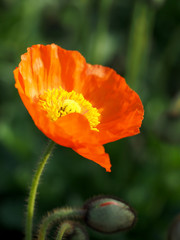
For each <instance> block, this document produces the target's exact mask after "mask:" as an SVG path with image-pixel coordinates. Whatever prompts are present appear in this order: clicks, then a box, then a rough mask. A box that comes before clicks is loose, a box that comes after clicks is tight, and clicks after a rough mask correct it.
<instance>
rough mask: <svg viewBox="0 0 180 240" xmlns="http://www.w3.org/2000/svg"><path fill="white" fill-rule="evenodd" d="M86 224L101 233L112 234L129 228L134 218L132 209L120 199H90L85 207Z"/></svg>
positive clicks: (102, 197)
mask: <svg viewBox="0 0 180 240" xmlns="http://www.w3.org/2000/svg"><path fill="white" fill-rule="evenodd" d="M84 209H86V215H85V222H86V224H87V225H88V226H89V227H91V228H93V229H95V230H97V231H99V232H103V233H114V232H118V231H123V230H126V229H129V228H131V227H132V226H133V225H134V222H135V219H136V216H135V213H134V211H133V210H132V208H130V207H129V206H128V205H127V204H126V203H124V202H122V201H121V200H120V199H117V198H112V197H108V196H99V197H96V198H92V199H90V200H89V201H88V202H87V203H86V204H85V205H84Z"/></svg>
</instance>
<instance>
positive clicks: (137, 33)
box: [0, 0, 180, 240]
mask: <svg viewBox="0 0 180 240" xmlns="http://www.w3.org/2000/svg"><path fill="white" fill-rule="evenodd" d="M52 42H54V43H56V44H58V45H60V46H62V47H63V48H66V49H71V50H78V51H80V52H81V53H82V54H83V55H84V56H85V58H86V59H87V62H89V63H92V64H95V63H96V64H102V65H106V66H110V67H112V68H114V69H115V70H116V71H117V72H118V73H120V74H121V75H122V76H124V77H126V80H127V82H128V84H129V85H130V87H131V88H133V89H134V90H136V91H137V92H138V94H139V95H140V97H141V99H142V102H143V104H144V108H145V118H144V121H143V125H142V128H141V134H139V135H137V136H133V137H130V138H126V139H122V140H119V141H117V142H114V143H109V144H107V145H106V146H105V148H106V151H107V152H108V153H109V154H110V158H111V162H112V172H111V173H106V172H105V170H104V169H103V168H101V167H100V166H99V165H97V164H95V163H93V162H91V161H89V160H86V159H84V158H82V157H81V156H79V155H77V154H76V153H75V152H73V151H72V150H71V149H68V148H64V147H61V146H57V147H56V149H55V151H54V154H53V157H52V158H51V159H50V161H49V163H48V165H47V167H46V169H45V172H44V175H43V177H42V180H41V185H40V188H39V191H38V192H39V194H38V199H37V204H36V216H35V223H36V224H38V223H39V221H40V219H41V217H42V216H44V215H45V214H46V213H47V211H50V210H52V209H53V208H56V207H61V206H74V207H75V206H78V207H79V206H81V205H82V204H83V202H84V201H85V200H86V199H88V198H89V197H92V196H94V195H98V194H109V195H115V196H118V197H120V198H121V199H123V200H125V201H127V202H128V203H129V204H130V205H131V206H132V207H133V208H134V209H135V210H136V212H137V215H138V220H137V224H136V226H135V227H134V228H133V229H132V230H131V231H129V232H123V233H118V234H113V235H108V236H105V235H103V234H100V233H96V232H93V231H90V230H88V231H89V233H90V238H91V239H95V240H98V239H112V240H119V239H122V240H141V239H146V240H152V239H157V240H162V239H167V233H168V228H169V226H170V224H171V222H172V220H173V218H174V217H175V216H176V215H177V214H178V213H180V1H178V0H151V1H150V0H149V1H140V0H136V1H130V0H126V1H121V0H112V1H110V0H99V1H97V0H77V1H73V0H68V1H67V0H1V1H0V90H1V94H0V153H1V155H0V156H1V158H0V232H1V236H2V235H3V234H5V236H6V239H12V238H13V239H23V237H24V235H23V232H24V215H25V207H26V199H27V196H28V190H29V186H30V183H31V179H32V173H33V172H34V169H35V167H36V164H37V160H38V158H39V157H40V156H41V154H42V152H43V149H44V148H45V146H46V145H47V142H48V139H47V138H46V137H45V136H44V135H43V134H42V133H41V132H40V131H39V130H38V129H37V128H36V127H35V125H34V123H33V121H32V120H31V117H30V116H29V114H28V113H27V111H26V109H25V107H24V105H23V104H22V102H21V100H20V97H19V95H18V92H17V90H16V89H15V88H14V77H13V70H14V68H15V67H16V66H18V64H19V62H20V55H21V54H23V53H24V52H26V49H27V47H30V46H31V45H33V44H38V43H41V44H49V43H52Z"/></svg>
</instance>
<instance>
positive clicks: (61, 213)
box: [38, 208, 86, 240]
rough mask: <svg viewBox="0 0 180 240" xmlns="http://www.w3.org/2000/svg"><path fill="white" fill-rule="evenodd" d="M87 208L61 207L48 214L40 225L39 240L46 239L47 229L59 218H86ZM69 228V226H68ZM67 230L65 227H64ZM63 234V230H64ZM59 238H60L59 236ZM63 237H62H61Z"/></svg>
mask: <svg viewBox="0 0 180 240" xmlns="http://www.w3.org/2000/svg"><path fill="white" fill-rule="evenodd" d="M85 213H86V210H84V209H72V208H60V209H56V210H55V211H53V212H51V213H49V214H48V216H47V217H45V218H44V219H43V220H42V223H41V225H40V229H39V234H38V240H45V237H46V233H47V230H48V229H49V227H50V226H51V224H52V223H54V222H55V221H57V220H61V221H62V220H64V219H68V220H82V219H84V216H85ZM66 230H67V228H66ZM64 231H65V229H64ZM62 234H63V232H62ZM60 236H61V235H60ZM57 239H58V238H57ZM59 239H61V238H59Z"/></svg>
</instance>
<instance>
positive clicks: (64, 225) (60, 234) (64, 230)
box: [56, 222, 73, 240]
mask: <svg viewBox="0 0 180 240" xmlns="http://www.w3.org/2000/svg"><path fill="white" fill-rule="evenodd" d="M72 230H73V226H72V225H71V224H70V223H69V222H64V223H62V225H61V227H60V229H59V231H58V235H57V237H56V240H62V239H63V237H64V234H66V233H67V232H70V231H72Z"/></svg>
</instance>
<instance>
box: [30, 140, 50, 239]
mask: <svg viewBox="0 0 180 240" xmlns="http://www.w3.org/2000/svg"><path fill="white" fill-rule="evenodd" d="M54 146H55V143H54V142H53V141H50V142H49V144H48V146H47V148H46V149H45V152H44V154H43V156H42V158H41V159H40V162H39V165H38V167H37V170H36V172H35V175H34V177H33V180H32V185H31V188H30V193H29V198H28V205H27V216H26V228H25V240H32V228H33V216H34V205H35V199H36V193H37V188H38V185H39V180H40V177H41V174H42V172H43V169H44V167H45V165H46V163H47V160H48V159H49V157H50V155H51V153H52V150H53V148H54Z"/></svg>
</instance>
